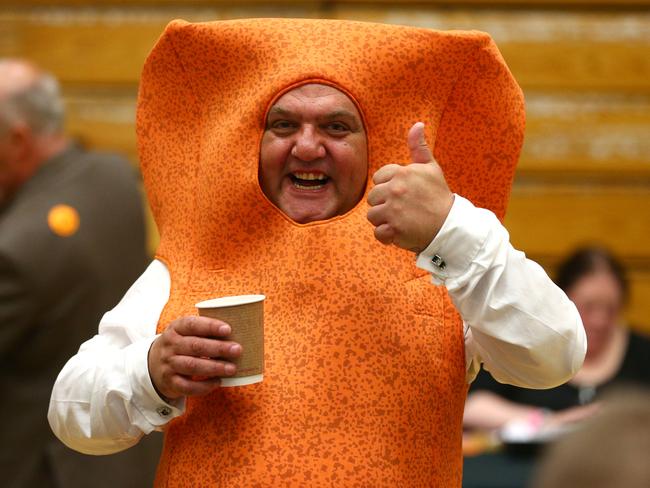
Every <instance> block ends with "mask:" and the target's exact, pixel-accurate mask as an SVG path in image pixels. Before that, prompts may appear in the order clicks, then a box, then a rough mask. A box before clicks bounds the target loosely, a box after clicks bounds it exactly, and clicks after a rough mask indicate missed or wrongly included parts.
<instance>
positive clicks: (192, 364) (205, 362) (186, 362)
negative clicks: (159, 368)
mask: <svg viewBox="0 0 650 488" xmlns="http://www.w3.org/2000/svg"><path fill="white" fill-rule="evenodd" d="M169 364H170V366H171V367H172V369H173V370H174V372H175V373H176V374H180V375H184V376H202V377H206V378H214V377H220V376H232V375H233V374H235V372H236V371H237V367H236V366H235V365H234V364H233V363H229V362H227V361H220V360H217V359H208V358H198V357H193V356H173V357H171V358H170V361H169Z"/></svg>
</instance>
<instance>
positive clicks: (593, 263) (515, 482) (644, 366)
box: [463, 247, 650, 488]
mask: <svg viewBox="0 0 650 488" xmlns="http://www.w3.org/2000/svg"><path fill="white" fill-rule="evenodd" d="M556 283H557V285H558V286H559V287H560V288H562V289H563V290H564V291H565V292H566V294H567V295H568V297H569V298H570V299H571V300H572V301H573V302H574V303H575V304H576V307H577V308H578V311H579V313H580V316H581V317H582V321H583V324H584V327H585V331H586V333H587V344H588V345H587V355H586V357H585V362H584V365H583V367H582V368H581V369H580V371H579V372H578V373H577V374H576V376H575V377H574V378H573V379H572V380H571V381H569V382H568V383H565V384H563V385H560V386H558V387H556V388H551V389H549V390H530V389H525V388H518V387H515V386H511V385H504V384H500V383H498V382H497V381H495V380H494V379H493V378H492V377H491V376H490V375H489V374H488V373H486V372H485V371H481V373H480V374H479V375H478V377H477V378H476V380H475V381H474V382H473V383H472V385H471V388H470V392H469V395H468V398H467V402H466V406H465V416H464V426H465V429H466V430H467V431H469V432H472V431H474V432H476V431H483V432H484V431H492V432H498V433H499V437H500V439H501V441H503V442H505V443H506V444H508V443H509V442H510V443H512V442H515V443H519V444H520V445H523V444H525V443H529V444H531V445H532V444H535V443H540V442H543V441H545V440H548V439H550V438H554V437H556V436H557V435H558V434H559V433H561V432H563V431H564V430H568V429H570V427H571V426H572V425H573V424H575V423H577V422H580V421H583V420H585V419H586V418H588V417H591V416H593V414H594V413H595V412H597V411H598V409H599V402H598V399H599V397H600V394H601V393H602V392H603V391H604V390H606V389H608V388H609V387H610V386H612V385H631V386H639V385H641V386H643V387H648V386H649V385H650V361H648V358H650V338H648V337H646V336H644V335H641V334H639V333H636V332H633V331H631V330H630V329H629V328H628V327H626V326H625V325H624V323H623V317H622V312H623V308H624V305H625V303H626V300H627V298H628V283H627V279H626V277H625V272H624V270H623V267H622V266H621V264H620V263H619V262H618V261H617V260H616V259H615V258H614V257H613V256H612V255H611V254H610V253H609V252H607V251H606V250H604V249H601V248H596V247H589V248H583V249H580V250H578V251H576V252H574V253H573V254H572V255H571V256H569V257H568V258H567V259H566V260H565V261H564V262H563V263H562V264H561V265H560V266H559V269H558V273H557V278H556ZM468 438H471V435H470V436H468ZM468 444H469V442H468ZM467 452H468V450H466V453H467ZM521 454H522V453H521V452H518V453H517V455H516V456H514V457H513V455H512V452H510V451H509V450H507V449H506V450H501V451H500V452H497V453H496V454H490V455H486V456H478V457H476V458H473V457H469V458H466V461H465V476H464V483H463V486H465V487H467V488H469V487H488V486H503V487H505V486H506V484H504V483H506V481H507V482H508V483H509V484H507V486H509V487H510V486H512V487H514V486H524V485H525V480H526V479H527V477H528V476H529V475H530V473H531V470H532V469H533V465H534V461H535V454H536V450H535V449H527V450H525V455H523V456H522V455H521ZM510 468H512V470H511V471H510ZM509 471H510V472H509ZM495 476H496V477H498V480H495V479H494V477H495Z"/></svg>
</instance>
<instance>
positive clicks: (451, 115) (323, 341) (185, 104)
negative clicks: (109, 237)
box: [138, 19, 524, 488]
mask: <svg viewBox="0 0 650 488" xmlns="http://www.w3.org/2000/svg"><path fill="white" fill-rule="evenodd" d="M310 80H314V81H318V82H324V83H329V84H332V85H334V86H336V87H339V88H340V89H342V90H343V91H345V92H347V93H348V94H349V95H350V96H351V98H353V99H354V100H355V101H356V103H357V104H358V106H359V109H360V111H361V113H362V114H363V117H364V122H365V124H366V131H367V134H368V145H369V146H368V147H369V158H370V160H369V166H370V174H372V173H373V172H374V171H375V170H376V169H377V168H379V167H380V166H382V165H384V164H387V163H392V162H403V163H407V162H408V161H409V153H408V149H407V146H406V134H407V132H408V129H409V127H410V126H411V125H412V124H413V123H414V122H416V121H424V122H425V123H426V124H427V138H428V140H429V141H430V143H431V144H432V145H434V154H435V157H436V158H437V160H438V161H439V162H440V164H441V166H442V168H443V169H444V171H445V174H446V176H447V180H448V182H449V184H450V186H451V187H452V189H453V190H454V191H456V192H458V193H460V194H462V195H464V196H466V197H468V198H470V200H472V201H473V202H474V203H475V204H477V205H479V206H483V207H488V208H490V209H492V210H494V211H495V213H496V214H497V215H499V216H500V217H502V216H503V214H504V212H505V208H506V204H507V200H508V196H509V192H510V185H511V180H512V176H513V172H514V167H515V164H516V161H517V157H518V154H519V150H520V146H521V142H522V135H523V125H524V122H523V100H522V96H521V92H520V90H519V88H518V87H517V85H516V83H515V82H514V80H513V79H512V77H511V75H510V73H509V72H508V70H507V68H506V67H505V65H504V63H503V61H502V59H501V57H500V55H499V53H498V51H497V49H496V47H495V46H494V44H493V43H492V41H491V40H490V38H489V37H488V36H487V35H486V34H482V33H479V32H451V33H443V32H435V31H428V30H423V29H414V28H406V27H397V26H389V25H377V24H365V23H358V22H347V21H326V20H283V19H272V20H270V19H256V20H240V21H227V22H216V23H206V24H187V23H185V22H180V21H178V22H173V23H172V24H170V25H169V27H168V28H167V30H166V31H165V33H164V34H163V36H162V37H161V39H160V40H159V41H158V43H157V45H156V47H155V48H154V50H153V51H152V53H151V55H150V56H149V58H148V60H147V63H146V65H145V68H144V72H143V76H142V84H141V91H140V99H139V108H138V139H139V147H140V155H141V161H142V171H143V175H144V179H145V184H146V187H147V192H148V195H149V198H150V201H151V204H152V208H153V213H154V216H155V218H156V222H157V223H158V226H159V229H160V234H161V242H160V248H159V250H158V257H159V259H162V260H163V261H164V262H165V263H166V264H167V266H168V267H169V270H170V273H171V280H172V288H171V297H170V300H169V302H168V304H167V306H166V308H165V310H164V312H163V315H162V317H161V320H160V324H159V330H161V329H163V328H164V327H165V325H166V324H167V323H168V322H169V321H170V320H172V319H174V318H176V317H179V316H182V315H187V314H196V311H195V309H194V308H193V305H194V304H195V303H196V302H198V301H200V300H204V299H207V298H212V297H216V296H220V295H230V294H244V293H263V294H265V295H266V296H267V301H266V307H265V308H266V314H265V324H266V341H265V356H266V367H265V368H266V369H265V376H264V381H263V382H262V383H259V384H255V385H250V386H246V387H239V388H223V389H219V390H217V391H216V392H214V393H213V394H211V395H209V396H207V397H204V398H192V399H190V400H189V401H188V405H187V412H186V413H185V414H184V415H183V416H182V417H180V418H178V419H176V420H175V421H173V422H172V423H171V425H170V426H169V427H168V428H167V431H166V441H165V450H164V453H163V456H162V460H161V464H160V467H159V471H158V479H157V485H158V486H169V487H180V486H187V487H202V486H210V487H214V486H250V487H255V486H269V487H278V486H300V487H304V486H372V487H381V486H385V487H396V486H400V487H404V486H406V487H416V486H417V487H420V486H439V487H445V488H450V487H460V484H461V482H460V480H461V466H462V463H461V428H462V426H461V424H462V413H463V403H464V399H465V394H466V383H465V357H464V346H463V331H462V324H461V320H460V318H459V316H458V314H457V312H456V311H455V309H454V308H453V305H452V304H451V302H450V300H449V297H448V296H447V293H446V291H445V289H444V288H439V287H434V286H432V285H431V284H430V282H429V281H430V278H429V276H428V275H427V274H426V273H425V272H423V271H420V270H418V269H416V268H415V266H414V264H413V261H414V259H413V255H412V254H411V253H409V252H407V251H403V250H400V249H397V248H395V247H384V246H382V245H381V244H379V243H378V242H376V241H375V240H374V237H373V227H372V225H371V224H370V223H368V222H367V220H366V213H367V210H368V207H367V204H366V203H365V200H364V201H362V202H360V203H359V204H358V205H357V207H356V208H354V209H353V210H351V211H350V212H349V213H348V214H346V215H343V216H339V217H336V218H333V219H331V220H328V221H325V222H314V223H310V224H305V225H299V224H296V223H294V222H292V221H290V220H289V219H288V218H287V217H286V216H284V215H283V214H282V213H281V212H280V211H279V210H278V209H276V208H275V207H274V206H273V205H271V204H270V203H269V201H268V200H267V199H266V198H265V196H264V195H263V194H262V192H261V190H260V188H259V185H258V182H257V166H258V153H259V143H260V138H261V135H262V131H263V127H264V119H265V113H266V111H267V109H268V107H269V106H270V104H271V103H272V101H273V100H274V99H276V98H277V97H278V96H279V95H280V94H282V93H283V92H284V91H286V90H287V89H288V88H289V87H291V86H295V85H296V84H301V83H304V82H305V81H310ZM434 141H435V144H434Z"/></svg>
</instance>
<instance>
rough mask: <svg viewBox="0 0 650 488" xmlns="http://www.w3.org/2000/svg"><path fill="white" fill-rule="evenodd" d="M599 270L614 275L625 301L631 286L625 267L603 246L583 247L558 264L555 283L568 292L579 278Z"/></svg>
mask: <svg viewBox="0 0 650 488" xmlns="http://www.w3.org/2000/svg"><path fill="white" fill-rule="evenodd" d="M597 271H606V272H609V273H610V274H611V275H612V276H613V277H614V279H615V280H616V281H617V282H618V284H619V286H620V287H621V296H622V297H623V301H624V302H625V301H626V300H627V296H628V288H629V286H628V282H627V277H626V275H625V269H624V268H623V265H622V264H621V263H620V262H619V261H618V260H617V259H616V258H615V257H614V256H613V255H612V253H610V252H609V251H607V250H606V249H603V248H601V247H583V248H580V249H578V250H577V251H575V252H574V253H573V254H571V255H570V256H569V257H567V258H566V259H565V260H564V261H563V262H561V263H560V265H559V266H558V269H557V274H556V279H555V283H556V284H557V286H559V287H560V288H562V289H563V290H564V291H565V292H567V291H568V290H569V289H570V288H571V287H572V286H573V285H575V283H576V282H577V281H578V280H580V279H581V278H583V277H584V276H586V275H589V274H592V273H595V272H597Z"/></svg>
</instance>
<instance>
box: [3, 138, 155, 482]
mask: <svg viewBox="0 0 650 488" xmlns="http://www.w3.org/2000/svg"><path fill="white" fill-rule="evenodd" d="M142 204H143V202H142V197H141V194H140V191H139V181H138V178H137V173H136V172H135V170H134V168H132V167H131V165H130V164H129V163H128V162H127V161H125V160H124V159H122V158H119V157H116V156H112V155H108V154H102V153H95V152H86V151H83V150H81V149H79V148H76V147H71V148H69V149H68V150H66V151H65V152H63V153H62V154H60V155H59V156H57V157H55V158H52V159H51V160H50V161H48V162H46V163H45V164H44V165H43V166H41V167H40V168H39V170H38V171H37V172H36V174H35V175H34V176H33V177H32V178H31V179H30V180H29V181H28V182H26V183H25V184H24V185H23V186H22V187H21V188H20V189H19V190H18V192H17V193H16V194H15V195H14V197H13V198H12V199H11V200H10V201H9V202H8V203H7V204H5V205H4V207H3V208H1V209H0V392H2V401H1V402H0V419H2V427H1V428H0V472H1V473H2V482H1V483H0V484H1V485H2V486H10V487H12V488H24V487H39V488H49V487H65V488H73V487H87V486H93V487H118V486H119V487H131V486H133V487H140V486H147V485H151V480H152V477H153V471H154V467H155V463H156V460H157V456H158V452H157V449H158V444H159V443H160V440H159V439H156V438H154V437H153V436H149V437H151V438H152V440H151V441H149V442H145V445H143V446H142V447H141V446H138V447H136V448H134V449H133V450H129V451H126V452H125V453H121V454H119V455H116V456H102V457H97V456H86V455H82V454H79V453H76V452H74V451H72V450H71V449H68V448H67V447H65V446H64V445H63V444H62V443H61V442H60V441H59V440H58V439H56V437H54V435H53V434H52V432H51V430H50V427H49V425H48V422H47V409H48V404H49V399H50V394H51V391H52V385H53V383H54V380H55V378H56V376H57V375H58V373H59V371H60V370H61V368H62V367H63V365H64V364H65V362H66V361H67V360H68V359H69V358H70V357H71V356H72V355H74V354H75V353H76V352H77V350H78V349H79V345H80V344H81V343H82V342H83V341H85V340H87V339H89V338H91V337H92V336H93V335H94V334H95V333H96V332H97V324H98V323H99V320H100V318H101V317H102V315H103V313H104V312H106V311H107V310H109V309H111V308H112V307H113V306H115V305H116V304H117V302H118V301H119V299H120V298H121V297H122V295H123V294H124V293H125V291H126V290H127V289H128V287H129V286H130V285H131V283H133V281H134V280H135V279H137V277H138V276H139V275H140V274H141V273H142V271H143V270H144V268H145V266H146V263H147V261H148V258H147V255H146V252H145V233H144V217H143V205H142ZM58 205H66V206H68V207H71V208H73V209H74V211H76V213H77V214H78V215H79V226H78V228H77V229H76V231H75V232H73V233H72V234H71V235H68V236H62V235H60V234H61V232H59V233H57V232H54V231H53V230H56V229H57V228H58V227H57V226H56V225H55V226H54V227H53V228H51V227H50V225H49V224H48V215H49V213H50V211H51V210H52V208H54V207H56V206H58ZM158 437H160V436H158ZM152 443H153V444H152ZM147 444H149V445H148V446H147ZM154 444H155V445H154Z"/></svg>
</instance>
